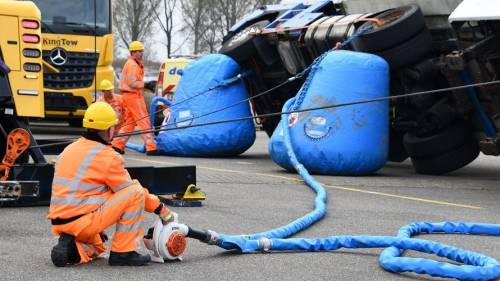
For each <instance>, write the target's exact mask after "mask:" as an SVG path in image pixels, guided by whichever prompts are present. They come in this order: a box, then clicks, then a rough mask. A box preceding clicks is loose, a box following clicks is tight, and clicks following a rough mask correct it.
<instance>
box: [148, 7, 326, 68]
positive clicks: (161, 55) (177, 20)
mask: <svg viewBox="0 0 500 281" xmlns="http://www.w3.org/2000/svg"><path fill="white" fill-rule="evenodd" d="M315 1H317V0H309V1H308V0H306V1H298V0H282V1H281V3H297V2H305V3H311V2H315ZM174 26H177V28H176V30H177V32H176V33H175V36H174V42H173V43H174V48H173V49H177V48H178V47H179V46H181V45H182V47H181V48H180V49H179V51H178V52H176V53H174V54H175V55H191V52H192V46H191V44H190V43H189V42H185V41H186V38H185V36H183V32H181V31H179V29H180V28H181V27H182V14H181V9H180V5H179V7H178V8H177V10H176V14H175V15H174ZM155 28H156V29H157V31H158V32H156V36H155V37H154V39H153V40H154V41H156V43H154V44H153V47H152V48H153V49H154V52H155V55H154V58H155V59H156V60H158V61H163V60H165V59H166V58H167V47H166V46H165V45H163V44H161V43H158V42H161V41H163V42H165V41H166V37H165V34H164V33H163V31H162V30H161V29H160V27H159V26H156V27H155ZM183 42H185V43H184V44H183Z"/></svg>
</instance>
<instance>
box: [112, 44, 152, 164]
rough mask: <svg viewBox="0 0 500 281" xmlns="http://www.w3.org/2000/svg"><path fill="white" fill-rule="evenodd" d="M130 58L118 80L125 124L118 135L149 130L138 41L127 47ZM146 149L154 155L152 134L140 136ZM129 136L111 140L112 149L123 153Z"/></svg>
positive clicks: (142, 67) (141, 49)
mask: <svg viewBox="0 0 500 281" xmlns="http://www.w3.org/2000/svg"><path fill="white" fill-rule="evenodd" d="M128 49H129V51H130V57H129V58H128V60H127V62H126V63H125V66H124V67H123V71H122V76H121V79H120V91H121V92H122V95H123V102H124V104H125V108H126V113H125V124H124V126H123V127H122V128H121V129H120V134H122V133H130V132H132V131H134V129H135V127H136V126H139V128H140V130H150V129H151V123H150V122H149V117H148V111H147V109H146V104H145V102H144V93H143V91H144V63H143V61H142V54H143V52H144V45H142V43H141V42H139V41H133V42H131V43H130V45H129V48H128ZM141 137H142V139H143V140H144V146H145V147H146V154H148V155H156V154H157V151H156V142H155V139H154V135H153V134H152V133H143V134H141ZM129 138H130V136H121V137H117V138H115V139H114V140H113V147H115V149H116V150H117V151H119V152H120V153H122V152H124V149H125V144H126V143H127V141H128V139H129Z"/></svg>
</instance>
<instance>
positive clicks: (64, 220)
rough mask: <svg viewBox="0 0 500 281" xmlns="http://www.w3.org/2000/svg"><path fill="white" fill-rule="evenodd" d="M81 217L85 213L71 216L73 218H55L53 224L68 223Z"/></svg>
mask: <svg viewBox="0 0 500 281" xmlns="http://www.w3.org/2000/svg"><path fill="white" fill-rule="evenodd" d="M81 217H83V215H79V216H75V217H71V218H67V219H60V218H57V219H53V220H52V225H62V224H67V223H70V222H72V221H76V220H77V219H79V218H81Z"/></svg>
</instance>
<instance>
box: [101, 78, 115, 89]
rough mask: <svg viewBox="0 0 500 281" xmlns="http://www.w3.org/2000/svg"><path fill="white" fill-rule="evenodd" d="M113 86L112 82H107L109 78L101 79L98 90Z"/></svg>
mask: <svg viewBox="0 0 500 281" xmlns="http://www.w3.org/2000/svg"><path fill="white" fill-rule="evenodd" d="M114 88H115V86H113V83H111V82H109V80H106V79H104V80H102V81H101V85H100V87H99V90H101V91H111V90H113V89H114Z"/></svg>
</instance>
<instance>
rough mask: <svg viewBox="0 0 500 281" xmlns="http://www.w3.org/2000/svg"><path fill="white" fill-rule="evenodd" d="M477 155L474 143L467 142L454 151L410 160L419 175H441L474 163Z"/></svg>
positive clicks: (477, 147)
mask: <svg viewBox="0 0 500 281" xmlns="http://www.w3.org/2000/svg"><path fill="white" fill-rule="evenodd" d="M478 155H479V146H478V145H477V143H476V142H475V141H469V142H467V143H465V144H464V145H462V146H461V147H459V148H458V149H456V150H453V151H450V152H448V153H445V154H442V155H440V156H437V157H434V158H429V159H418V158H412V159H411V162H412V163H413V168H415V171H416V172H417V173H419V174H428V175H442V174H446V173H449V172H452V171H455V170H458V169H460V168H462V167H465V166H466V165H468V164H469V163H471V162H472V161H474V160H475V159H476V158H477V156H478Z"/></svg>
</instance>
